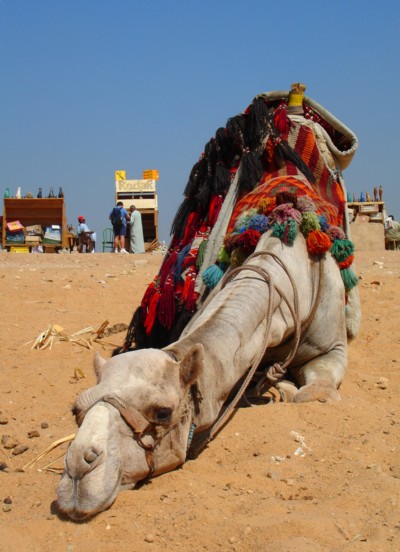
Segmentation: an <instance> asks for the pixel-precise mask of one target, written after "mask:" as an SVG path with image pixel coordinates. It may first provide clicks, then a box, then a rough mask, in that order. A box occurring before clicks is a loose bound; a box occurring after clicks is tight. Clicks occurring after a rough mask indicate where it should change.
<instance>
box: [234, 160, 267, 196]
mask: <svg viewBox="0 0 400 552" xmlns="http://www.w3.org/2000/svg"><path fill="white" fill-rule="evenodd" d="M239 171H240V172H239V178H238V195H239V196H241V195H242V194H243V193H247V192H251V191H252V190H254V188H255V187H256V186H257V184H258V183H259V182H260V180H261V177H262V175H263V168H262V163H261V156H260V154H259V153H258V152H256V151H248V152H246V153H244V154H243V156H242V160H241V162H240V169H239Z"/></svg>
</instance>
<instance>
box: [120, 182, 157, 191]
mask: <svg viewBox="0 0 400 552" xmlns="http://www.w3.org/2000/svg"><path fill="white" fill-rule="evenodd" d="M115 191H116V192H117V193H119V192H155V191H156V183H155V181H154V180H151V181H149V179H146V180H124V181H123V182H122V181H120V180H117V181H116V182H115Z"/></svg>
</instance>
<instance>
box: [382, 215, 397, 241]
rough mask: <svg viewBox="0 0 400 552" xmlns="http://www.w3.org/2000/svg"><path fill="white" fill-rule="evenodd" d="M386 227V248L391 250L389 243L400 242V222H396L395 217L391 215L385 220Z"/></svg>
mask: <svg viewBox="0 0 400 552" xmlns="http://www.w3.org/2000/svg"><path fill="white" fill-rule="evenodd" d="M384 226H385V246H386V249H389V242H392V241H400V222H396V221H395V220H394V217H393V215H389V216H388V218H387V219H385V224H384ZM397 247H399V246H397ZM397 247H396V249H397Z"/></svg>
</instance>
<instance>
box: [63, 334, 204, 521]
mask: <svg viewBox="0 0 400 552" xmlns="http://www.w3.org/2000/svg"><path fill="white" fill-rule="evenodd" d="M94 365H95V371H96V375H97V385H95V386H94V387H92V388H91V389H88V390H87V391H84V392H83V393H81V395H79V397H78V398H77V400H76V402H75V405H74V413H75V415H76V419H77V423H78V425H79V429H78V432H77V435H76V437H75V440H74V441H73V442H72V443H71V445H70V447H69V449H68V451H67V454H66V457H65V470H64V474H63V476H62V479H61V481H60V484H59V487H58V505H59V508H60V510H61V511H62V512H63V513H65V514H67V515H68V516H70V517H71V518H72V519H75V520H81V519H85V518H87V517H90V516H93V515H94V514H96V513H98V512H101V511H102V510H105V509H106V508H108V507H109V506H110V505H111V504H112V503H113V501H114V500H115V498H116V496H117V493H118V491H119V489H121V488H133V487H134V486H135V484H136V483H137V482H138V481H141V480H143V479H145V478H146V477H148V476H151V475H159V474H161V473H164V472H167V471H170V470H172V469H174V468H175V467H177V466H179V465H181V464H183V462H184V461H185V458H186V446H187V440H188V435H189V431H190V426H191V407H190V399H189V395H190V386H191V385H192V384H193V383H194V382H195V381H196V380H197V378H198V376H199V374H200V372H201V370H202V368H203V346H202V345H194V346H192V347H191V348H190V349H189V350H188V351H187V352H186V353H185V354H184V355H183V357H182V358H181V360H179V361H177V360H175V359H174V358H172V356H170V355H169V354H168V353H166V352H164V351H161V350H156V349H146V350H142V351H134V352H130V353H125V354H123V355H120V356H116V357H113V358H111V359H110V360H109V361H107V362H106V361H105V360H104V359H102V358H101V357H100V355H98V354H96V356H95V360H94Z"/></svg>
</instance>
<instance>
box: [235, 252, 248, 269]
mask: <svg viewBox="0 0 400 552" xmlns="http://www.w3.org/2000/svg"><path fill="white" fill-rule="evenodd" d="M248 256H249V255H248V253H246V251H245V250H244V249H242V248H241V247H238V248H236V249H235V250H234V251H233V252H232V255H231V266H232V267H233V268H237V267H238V266H242V264H243V263H244V262H245V260H246V259H247V257H248Z"/></svg>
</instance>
